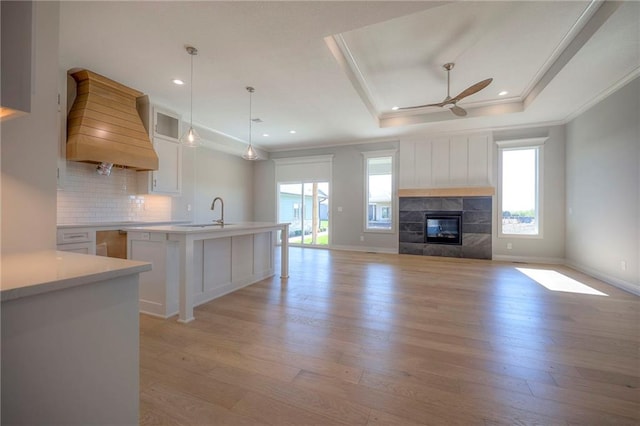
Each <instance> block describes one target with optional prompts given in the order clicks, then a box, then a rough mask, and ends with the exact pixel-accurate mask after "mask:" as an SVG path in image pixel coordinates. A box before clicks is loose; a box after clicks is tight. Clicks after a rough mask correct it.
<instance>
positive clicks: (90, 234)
mask: <svg viewBox="0 0 640 426" xmlns="http://www.w3.org/2000/svg"><path fill="white" fill-rule="evenodd" d="M56 243H57V246H56V248H57V249H58V250H60V251H69V252H73V253H83V254H96V231H95V229H93V228H73V229H58V231H57V235H56Z"/></svg>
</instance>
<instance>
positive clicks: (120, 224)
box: [57, 220, 188, 229]
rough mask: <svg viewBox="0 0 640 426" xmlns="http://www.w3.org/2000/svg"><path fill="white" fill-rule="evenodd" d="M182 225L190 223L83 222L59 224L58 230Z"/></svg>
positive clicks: (175, 221) (181, 221)
mask: <svg viewBox="0 0 640 426" xmlns="http://www.w3.org/2000/svg"><path fill="white" fill-rule="evenodd" d="M181 223H188V222H187V221H184V220H165V221H155V222H141V221H135V220H129V221H127V220H125V221H113V222H82V223H59V224H58V225H57V227H58V228H60V229H64V228H106V227H108V228H112V227H125V226H157V225H177V224H181Z"/></svg>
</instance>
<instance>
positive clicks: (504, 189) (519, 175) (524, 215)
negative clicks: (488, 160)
mask: <svg viewBox="0 0 640 426" xmlns="http://www.w3.org/2000/svg"><path fill="white" fill-rule="evenodd" d="M539 151H540V147H524V148H523V147H519V148H502V149H500V161H501V171H502V173H501V174H502V178H501V182H500V184H501V195H502V196H501V204H502V206H501V211H502V223H501V233H502V234H507V235H538V234H539V231H540V228H539V223H540V212H539V204H540V203H539V179H538V177H539Z"/></svg>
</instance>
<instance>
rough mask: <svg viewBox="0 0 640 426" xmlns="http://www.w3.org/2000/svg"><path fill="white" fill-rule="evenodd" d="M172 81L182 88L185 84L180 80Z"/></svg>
mask: <svg viewBox="0 0 640 426" xmlns="http://www.w3.org/2000/svg"><path fill="white" fill-rule="evenodd" d="M171 81H173V84H177V85H178V86H182V85H183V84H184V81H182V80H180V79H178V78H175V79H173V80H171Z"/></svg>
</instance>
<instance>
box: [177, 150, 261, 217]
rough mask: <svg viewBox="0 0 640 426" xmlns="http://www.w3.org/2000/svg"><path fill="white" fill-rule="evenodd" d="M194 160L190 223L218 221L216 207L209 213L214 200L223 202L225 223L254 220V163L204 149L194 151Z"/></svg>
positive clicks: (217, 205) (218, 214)
mask: <svg viewBox="0 0 640 426" xmlns="http://www.w3.org/2000/svg"><path fill="white" fill-rule="evenodd" d="M193 156H194V162H193V164H194V169H193V173H194V189H193V194H194V199H193V221H194V222H196V223H204V222H211V221H212V220H214V219H215V220H217V219H219V218H220V209H219V206H220V205H219V204H216V210H215V211H211V202H212V201H213V199H214V198H215V197H222V199H223V200H224V218H225V221H226V222H239V221H251V220H253V209H254V205H253V199H252V196H253V182H254V181H253V165H254V163H253V162H251V161H247V160H243V159H242V158H240V157H237V156H235V155H231V154H226V153H223V152H220V151H214V150H211V149H207V148H196V149H195V152H194V153H193ZM185 173H189V170H185ZM183 185H184V182H183Z"/></svg>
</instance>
